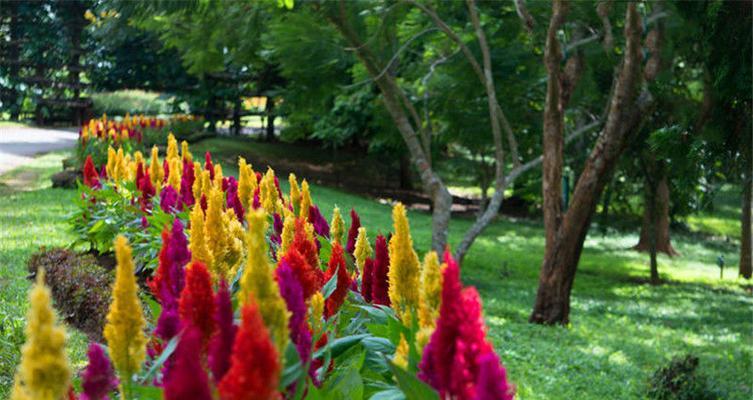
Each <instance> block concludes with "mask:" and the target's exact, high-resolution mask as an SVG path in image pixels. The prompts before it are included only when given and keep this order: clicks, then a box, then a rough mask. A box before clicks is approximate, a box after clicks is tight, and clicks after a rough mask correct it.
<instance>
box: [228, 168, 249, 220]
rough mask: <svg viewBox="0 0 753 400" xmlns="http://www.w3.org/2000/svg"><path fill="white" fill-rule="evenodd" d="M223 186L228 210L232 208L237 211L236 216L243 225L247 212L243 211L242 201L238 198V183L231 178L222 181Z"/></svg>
mask: <svg viewBox="0 0 753 400" xmlns="http://www.w3.org/2000/svg"><path fill="white" fill-rule="evenodd" d="M222 186H223V190H224V191H225V192H226V194H227V200H226V204H227V208H232V209H233V211H235V216H236V217H238V221H240V222H241V223H242V222H243V220H244V219H243V218H244V215H245V210H244V209H243V203H241V199H240V198H239V197H238V181H236V180H235V178H233V177H232V176H231V177H228V178H225V179H223V180H222Z"/></svg>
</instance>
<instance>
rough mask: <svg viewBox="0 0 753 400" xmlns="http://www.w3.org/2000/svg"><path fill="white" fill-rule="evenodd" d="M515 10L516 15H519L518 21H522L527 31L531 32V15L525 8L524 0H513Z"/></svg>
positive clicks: (532, 23)
mask: <svg viewBox="0 0 753 400" xmlns="http://www.w3.org/2000/svg"><path fill="white" fill-rule="evenodd" d="M515 11H516V12H517V13H518V17H520V21H521V22H523V26H524V27H525V28H526V30H527V31H528V33H529V34H533V26H534V22H533V17H532V16H531V13H529V12H528V9H527V8H526V2H525V0H515Z"/></svg>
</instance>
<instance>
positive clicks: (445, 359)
mask: <svg viewBox="0 0 753 400" xmlns="http://www.w3.org/2000/svg"><path fill="white" fill-rule="evenodd" d="M444 257H445V262H446V263H447V268H446V269H445V271H444V279H443V282H442V303H441V306H440V308H439V318H438V319H437V327H436V329H435V330H434V333H433V334H432V336H431V339H430V340H429V343H428V344H427V345H426V347H425V348H424V353H423V358H422V359H421V363H420V364H419V374H418V376H419V378H421V379H422V380H423V381H425V382H426V383H428V384H429V385H431V386H432V387H433V388H434V389H436V390H437V391H439V394H440V397H442V398H457V399H476V398H477V395H479V394H482V395H485V394H486V392H485V390H486V389H487V388H488V385H489V382H488V376H482V373H481V364H482V362H483V363H488V362H489V361H488V360H487V359H485V357H486V354H488V353H490V352H493V351H494V350H493V348H492V346H491V344H489V342H488V341H487V340H486V327H485V326H484V320H483V317H482V315H481V301H480V299H479V295H478V292H476V289H475V288H473V287H469V288H466V289H463V286H462V284H461V282H460V268H459V267H458V264H457V263H456V262H455V260H454V259H453V258H452V255H451V254H450V252H449V250H447V251H445V255H444ZM484 368H486V370H485V371H484V374H489V373H492V374H495V375H496V376H500V374H499V373H498V372H496V371H491V370H489V368H490V367H489V366H488V365H486V366H484ZM500 368H501V367H500ZM479 383H481V385H483V387H478V385H479ZM505 386H506V383H505ZM498 395H499V397H493V399H495V400H496V399H507V398H506V397H503V395H506V392H502V393H499V394H498ZM484 398H486V397H484Z"/></svg>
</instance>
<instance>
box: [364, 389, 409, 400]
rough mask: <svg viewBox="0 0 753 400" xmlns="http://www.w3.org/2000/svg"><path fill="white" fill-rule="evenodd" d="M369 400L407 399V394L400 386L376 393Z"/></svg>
mask: <svg viewBox="0 0 753 400" xmlns="http://www.w3.org/2000/svg"><path fill="white" fill-rule="evenodd" d="M369 400H405V394H404V393H403V392H401V391H400V389H398V388H390V389H386V390H382V391H380V392H376V393H374V394H373V395H372V396H371V397H369Z"/></svg>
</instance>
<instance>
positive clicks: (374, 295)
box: [371, 235, 390, 306]
mask: <svg viewBox="0 0 753 400" xmlns="http://www.w3.org/2000/svg"><path fill="white" fill-rule="evenodd" d="M389 271H390V254H389V251H388V249H387V238H385V237H384V235H377V238H376V243H375V244H374V272H373V277H372V279H371V301H372V302H374V304H383V305H385V306H389V305H390V295H389V289H390V281H389V278H388V277H387V275H388V274H389Z"/></svg>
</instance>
